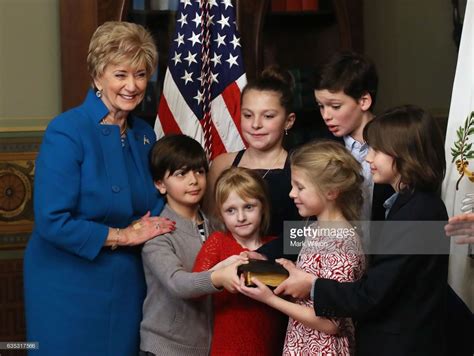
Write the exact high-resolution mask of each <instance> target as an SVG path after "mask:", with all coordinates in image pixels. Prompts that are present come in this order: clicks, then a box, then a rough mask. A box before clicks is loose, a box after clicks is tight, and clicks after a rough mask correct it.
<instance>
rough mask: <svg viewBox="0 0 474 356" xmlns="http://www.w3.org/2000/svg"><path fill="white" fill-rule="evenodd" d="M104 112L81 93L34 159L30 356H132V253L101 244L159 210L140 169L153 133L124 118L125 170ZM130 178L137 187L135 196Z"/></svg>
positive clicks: (140, 288) (140, 280)
mask: <svg viewBox="0 0 474 356" xmlns="http://www.w3.org/2000/svg"><path fill="white" fill-rule="evenodd" d="M107 114H108V110H107V108H106V106H105V105H104V104H103V102H102V101H101V100H100V99H99V98H97V97H96V96H95V94H94V92H93V91H89V92H88V94H87V97H86V99H85V101H84V103H83V104H82V105H81V106H78V107H76V108H74V109H72V110H70V111H67V112H65V113H63V114H61V115H59V116H58V117H56V118H55V119H54V120H52V121H51V123H50V124H49V126H48V128H47V130H46V132H45V135H44V138H43V143H42V145H41V149H40V152H39V155H38V158H37V161H36V172H35V184H34V187H35V190H34V212H35V228H34V231H33V234H32V237H31V239H30V241H29V243H28V246H27V249H26V252H25V279H24V283H25V311H26V321H27V335H28V337H27V339H28V340H35V341H38V342H39V343H40V349H39V351H35V353H34V355H43V354H44V355H66V354H67V355H76V354H77V355H79V354H81V355H86V354H87V355H132V354H133V355H135V354H137V353H138V345H139V323H140V320H141V308H142V302H143V298H144V295H145V294H144V293H145V284H144V277H143V270H142V264H141V257H140V253H139V249H131V248H119V249H117V250H116V251H110V248H103V245H104V242H105V240H106V238H107V234H108V229H109V227H119V228H124V227H126V226H128V225H129V224H130V223H131V222H132V221H133V220H135V219H138V218H140V217H141V216H143V215H144V214H145V213H146V212H147V211H148V210H150V211H151V212H152V215H157V214H159V213H160V212H161V209H162V207H163V201H162V199H161V198H160V196H159V194H158V192H157V190H156V188H155V187H154V184H153V181H152V178H151V175H150V172H149V168H148V154H149V151H150V149H151V147H152V145H153V143H154V142H155V140H156V136H155V133H154V131H153V129H152V128H151V127H150V126H149V125H148V124H147V123H146V122H144V121H142V120H140V119H138V118H134V117H130V118H129V121H128V123H129V129H128V131H127V141H128V143H129V145H130V151H131V153H132V157H133V161H134V166H133V168H131V167H128V166H130V164H128V166H127V163H126V160H125V159H124V155H123V152H122V144H121V140H120V132H119V127H118V126H115V125H101V124H100V121H101V119H102V118H103V117H105V116H106V115H107ZM131 174H135V175H136V176H137V177H136V178H135V179H136V180H138V181H139V182H140V183H141V184H140V185H139V187H136V185H137V184H134V185H133V187H134V189H133V191H132V189H131V185H130V183H129V176H130V175H131ZM132 196H135V197H134V198H132ZM132 201H133V203H132Z"/></svg>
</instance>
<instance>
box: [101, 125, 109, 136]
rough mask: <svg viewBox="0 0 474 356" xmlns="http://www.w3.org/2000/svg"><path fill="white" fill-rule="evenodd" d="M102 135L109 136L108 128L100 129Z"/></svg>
mask: <svg viewBox="0 0 474 356" xmlns="http://www.w3.org/2000/svg"><path fill="white" fill-rule="evenodd" d="M102 134H103V135H104V136H108V135H110V129H109V128H108V127H104V128H103V129H102Z"/></svg>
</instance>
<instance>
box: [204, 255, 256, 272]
mask: <svg viewBox="0 0 474 356" xmlns="http://www.w3.org/2000/svg"><path fill="white" fill-rule="evenodd" d="M248 261H249V259H248V257H247V256H244V255H242V254H240V255H232V256H229V257H227V258H226V259H225V260H223V261H220V262H219V263H218V264H216V265H214V267H212V268H211V271H215V270H218V269H221V268H224V267H227V266H230V265H231V264H233V263H236V262H242V263H247V262H248Z"/></svg>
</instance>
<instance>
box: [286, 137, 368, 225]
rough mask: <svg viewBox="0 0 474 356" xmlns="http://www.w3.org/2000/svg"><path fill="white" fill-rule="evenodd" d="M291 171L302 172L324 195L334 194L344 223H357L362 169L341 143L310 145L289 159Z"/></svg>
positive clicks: (360, 200)
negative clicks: (336, 193) (333, 192)
mask: <svg viewBox="0 0 474 356" xmlns="http://www.w3.org/2000/svg"><path fill="white" fill-rule="evenodd" d="M291 167H292V168H299V169H302V170H304V171H305V173H306V174H307V176H308V177H309V178H310V180H311V182H312V183H313V184H314V185H315V186H316V187H317V188H318V190H320V191H321V192H323V193H325V192H327V191H331V190H334V191H337V192H338V193H339V194H338V196H337V198H336V201H335V202H336V206H337V207H338V208H339V209H340V210H341V212H342V214H343V215H344V217H345V218H346V219H347V220H351V221H356V220H358V219H359V217H360V211H361V208H362V203H363V197H362V187H361V185H362V182H363V181H364V178H363V176H362V175H361V169H362V168H361V165H360V163H359V162H357V160H356V159H355V158H354V157H352V155H351V154H350V153H349V152H348V151H347V149H346V148H345V147H344V146H343V145H341V144H340V143H337V142H334V141H329V140H320V141H317V142H310V143H307V144H305V145H303V146H301V147H300V148H299V149H297V150H296V151H295V152H293V154H292V155H291Z"/></svg>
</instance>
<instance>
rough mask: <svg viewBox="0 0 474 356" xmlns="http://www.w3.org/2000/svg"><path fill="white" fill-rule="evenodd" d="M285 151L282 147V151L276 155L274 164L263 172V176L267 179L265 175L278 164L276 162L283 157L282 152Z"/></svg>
mask: <svg viewBox="0 0 474 356" xmlns="http://www.w3.org/2000/svg"><path fill="white" fill-rule="evenodd" d="M283 152H285V150H284V149H283V148H282V149H281V151H280V153H279V154H278V155H277V157H276V160H275V162H273V164H272V165H271V166H270V168H268V169H267V171H266V172H265V173H264V174H263V176H262V178H263V179H265V177H266V176H267V174H268V172H270V171H271V170H272V169H274V167H275V166H276V164H277V163H278V160H279V159H280V157H281V154H282V153H283Z"/></svg>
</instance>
